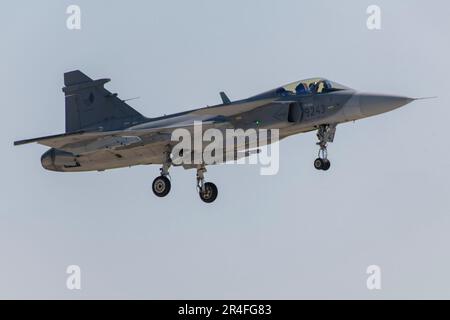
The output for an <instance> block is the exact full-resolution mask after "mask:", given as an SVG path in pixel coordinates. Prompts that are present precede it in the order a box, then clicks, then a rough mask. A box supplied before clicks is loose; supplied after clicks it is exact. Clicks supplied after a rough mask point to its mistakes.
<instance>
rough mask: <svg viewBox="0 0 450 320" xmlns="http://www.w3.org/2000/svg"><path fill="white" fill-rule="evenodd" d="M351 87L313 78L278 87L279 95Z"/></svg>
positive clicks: (324, 91) (331, 90)
mask: <svg viewBox="0 0 450 320" xmlns="http://www.w3.org/2000/svg"><path fill="white" fill-rule="evenodd" d="M348 89H350V88H348V87H346V86H344V85H342V84H339V83H336V82H333V81H330V80H327V79H324V78H312V79H306V80H300V81H296V82H293V83H290V84H287V85H285V86H282V87H280V88H278V89H276V93H277V95H292V94H295V95H308V94H322V93H328V92H334V91H340V90H348Z"/></svg>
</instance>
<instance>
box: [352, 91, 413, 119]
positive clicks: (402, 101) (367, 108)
mask: <svg viewBox="0 0 450 320" xmlns="http://www.w3.org/2000/svg"><path fill="white" fill-rule="evenodd" d="M358 95H359V104H360V108H361V113H362V114H363V115H364V116H365V117H370V116H373V115H377V114H380V113H385V112H389V111H392V110H395V109H397V108H400V107H402V106H404V105H406V104H408V103H410V102H412V101H414V99H413V98H408V97H403V96H394V95H384V94H372V93H360V94H358Z"/></svg>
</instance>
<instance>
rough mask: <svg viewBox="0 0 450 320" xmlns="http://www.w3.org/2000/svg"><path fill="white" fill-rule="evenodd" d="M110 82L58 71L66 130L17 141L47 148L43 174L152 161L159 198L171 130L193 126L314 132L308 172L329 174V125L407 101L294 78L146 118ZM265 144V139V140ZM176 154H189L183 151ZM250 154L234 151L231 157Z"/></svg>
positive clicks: (212, 193)
mask: <svg viewBox="0 0 450 320" xmlns="http://www.w3.org/2000/svg"><path fill="white" fill-rule="evenodd" d="M109 81H110V80H109V79H99V80H92V79H91V78H89V77H88V76H86V75H85V74H83V73H82V72H80V71H78V70H76V71H71V72H68V73H65V74H64V84H65V87H64V88H63V89H62V90H63V92H64V94H65V99H66V101H65V106H66V109H65V113H66V132H65V133H63V134H58V135H52V136H46V137H40V138H34V139H28V140H21V141H16V142H14V145H22V144H27V143H32V142H37V143H39V144H42V145H45V146H48V147H51V149H49V150H48V151H47V152H45V153H44V154H43V155H42V157H41V162H42V166H43V167H44V168H45V169H48V170H52V171H61V172H80V171H103V170H107V169H113V168H121V167H130V166H135V165H148V164H159V165H161V169H160V170H161V174H160V176H158V177H157V178H156V179H155V180H154V182H153V185H152V186H153V192H154V193H155V195H156V196H158V197H164V196H166V195H167V194H168V193H169V191H170V187H171V184H170V179H169V168H170V167H171V166H172V164H173V157H174V154H173V153H172V149H173V147H174V145H175V144H176V143H178V142H177V141H172V140H171V133H172V132H173V131H174V130H175V129H177V128H186V129H187V130H191V131H192V130H193V128H194V125H195V124H194V122H196V123H197V121H202V130H207V129H208V128H219V129H220V130H224V129H226V128H229V129H233V128H242V129H244V130H245V129H249V128H261V129H279V138H280V139H283V138H286V137H288V136H291V135H294V134H298V133H303V132H309V131H316V130H317V138H318V142H317V145H318V146H319V155H318V158H317V159H316V160H315V161H314V167H315V168H316V169H318V170H328V169H330V161H329V160H328V155H327V144H328V143H330V142H333V140H334V136H335V132H336V126H337V125H338V124H340V123H344V122H349V121H354V120H358V119H362V118H366V117H371V116H374V115H378V114H381V113H384V112H388V111H391V110H394V109H397V108H399V107H401V106H404V105H406V104H408V103H410V102H412V101H413V100H417V99H413V98H408V97H403V96H393V95H384V94H369V93H362V92H357V91H355V90H354V89H351V88H348V87H346V86H343V85H340V84H338V83H335V82H332V81H329V80H326V79H323V78H316V79H307V80H301V81H297V82H294V83H291V84H288V85H285V86H282V87H279V88H276V89H273V90H270V91H267V92H264V93H261V94H258V95H256V96H253V97H250V98H247V99H244V100H239V101H234V102H232V101H230V99H229V98H228V97H227V96H226V94H225V93H223V92H221V93H220V96H221V98H222V101H223V103H222V104H219V105H216V106H211V107H205V108H199V109H194V110H190V111H186V112H181V113H176V114H172V115H168V116H163V117H158V118H146V117H144V116H143V115H141V114H140V113H139V112H137V111H136V110H134V109H133V108H132V107H130V106H129V105H128V104H127V103H126V102H125V101H123V100H121V99H119V98H118V96H117V94H116V93H111V92H110V91H108V90H106V89H105V88H104V85H105V84H106V83H107V82H109ZM269 143H270V142H269ZM183 152H193V151H191V150H186V151H185V150H182V153H183ZM249 154H250V153H249V152H244V153H240V155H238V154H236V155H235V158H239V157H246V156H248V155H249ZM184 167H185V168H195V169H197V187H198V192H199V195H200V198H201V199H202V200H203V201H205V202H207V203H211V202H213V201H214V200H215V199H216V198H217V194H218V191H217V187H216V186H215V185H214V184H213V183H211V182H205V178H204V173H205V172H206V168H205V164H204V163H200V164H196V165H187V166H184Z"/></svg>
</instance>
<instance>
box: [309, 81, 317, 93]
mask: <svg viewBox="0 0 450 320" xmlns="http://www.w3.org/2000/svg"><path fill="white" fill-rule="evenodd" d="M318 88H319V84H318V83H317V82H312V83H311V84H310V85H309V91H311V92H312V93H317V89H318Z"/></svg>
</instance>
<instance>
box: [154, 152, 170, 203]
mask: <svg viewBox="0 0 450 320" xmlns="http://www.w3.org/2000/svg"><path fill="white" fill-rule="evenodd" d="M165 157H166V161H165V162H164V164H163V166H162V168H161V169H160V170H161V175H160V176H159V177H157V178H156V179H155V180H153V184H152V190H153V193H154V194H155V196H157V197H160V198H163V197H165V196H167V195H168V194H169V192H170V188H171V183H170V179H169V178H170V175H169V168H170V166H171V164H172V161H171V159H170V153H167V152H166V153H165Z"/></svg>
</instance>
